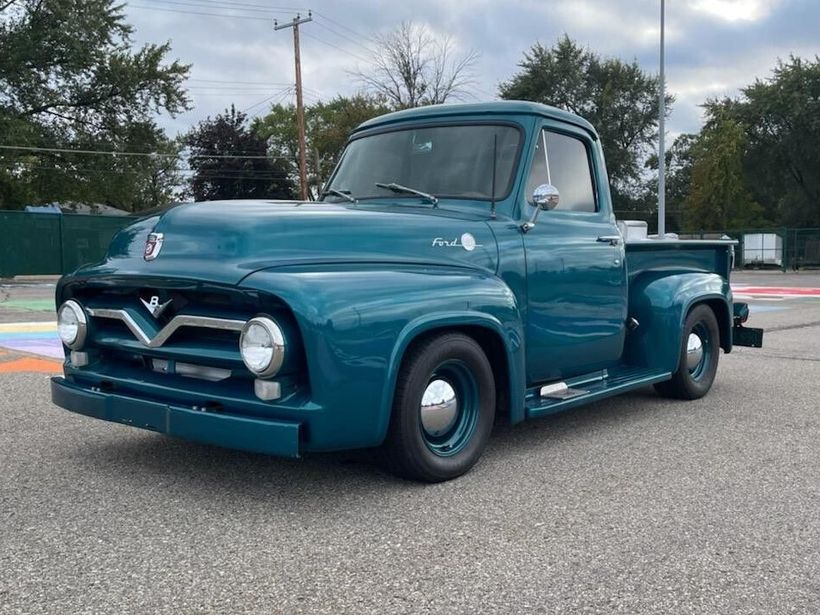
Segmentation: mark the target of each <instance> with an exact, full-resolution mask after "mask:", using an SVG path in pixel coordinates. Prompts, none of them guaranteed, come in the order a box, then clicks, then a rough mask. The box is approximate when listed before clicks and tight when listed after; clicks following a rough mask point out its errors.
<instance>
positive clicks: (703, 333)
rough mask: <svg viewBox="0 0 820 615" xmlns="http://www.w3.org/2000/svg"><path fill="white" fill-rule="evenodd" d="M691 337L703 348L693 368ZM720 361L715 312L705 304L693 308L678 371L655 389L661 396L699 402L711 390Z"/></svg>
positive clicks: (689, 316)
mask: <svg viewBox="0 0 820 615" xmlns="http://www.w3.org/2000/svg"><path fill="white" fill-rule="evenodd" d="M692 334H694V335H696V336H698V339H700V341H701V344H702V348H703V353H702V359H701V361H700V362H698V363H697V364H696V365H695V366H694V367H692V366H691V365H689V362H688V359H689V352H688V345H689V336H690V335H692ZM719 358H720V329H719V328H718V323H717V318H715V313H714V312H713V311H712V309H711V308H710V307H709V306H708V305H703V304H701V305H696V306H695V307H693V308H692V310H691V311H690V312H689V315H688V316H687V317H686V322H685V323H684V325H683V337H682V339H681V348H680V357H679V360H678V369H677V371H676V372H675V373H674V374H673V375H672V379H671V380H667V381H666V382H659V383H658V384H656V385H655V390H656V391H657V392H658V393H660V394H661V395H663V396H664V397H672V398H675V399H700V398H701V397H703V396H704V395H706V393H708V392H709V389H711V388H712V383H713V382H714V381H715V374H716V373H717V368H718V360H719ZM693 361H694V358H693Z"/></svg>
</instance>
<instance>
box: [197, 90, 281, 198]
mask: <svg viewBox="0 0 820 615" xmlns="http://www.w3.org/2000/svg"><path fill="white" fill-rule="evenodd" d="M184 142H185V144H186V145H187V146H188V147H189V148H190V155H189V158H188V162H189V164H190V166H191V169H193V170H194V176H193V177H192V178H191V193H192V194H193V196H194V198H195V199H196V200H197V201H212V200H217V199H241V198H272V199H291V198H293V196H294V186H293V182H292V181H291V179H290V178H289V177H288V171H289V168H288V165H287V162H286V161H284V160H282V159H281V158H270V157H268V154H267V149H268V147H267V143H266V142H265V140H264V139H263V138H261V137H260V136H259V135H258V134H256V133H255V132H253V131H251V130H250V128H249V127H248V124H247V115H245V114H244V113H242V112H240V111H237V110H236V109H235V108H234V107H233V105H232V106H231V108H230V109H227V110H226V111H225V113H223V114H220V115H217V116H216V117H215V118H214V119H211V118H210V117H208V118H207V119H205V120H204V121H202V122H200V123H199V125H198V126H197V127H196V128H194V129H192V130H191V131H190V132H189V133H188V134H187V135H186V137H185V139H184Z"/></svg>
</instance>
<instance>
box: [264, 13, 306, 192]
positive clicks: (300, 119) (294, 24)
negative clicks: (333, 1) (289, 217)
mask: <svg viewBox="0 0 820 615" xmlns="http://www.w3.org/2000/svg"><path fill="white" fill-rule="evenodd" d="M309 21H313V14H312V13H311V12H310V11H308V16H307V17H302V16H301V15H299V14H298V13H297V14H296V17H294V18H293V21H289V22H287V23H283V24H281V25H280V24H279V23H278V22H277V21H276V20H275V19H274V20H273V29H274V30H282V29H283V28H293V56H294V58H295V60H296V128H297V130H298V132H299V195H300V198H301V199H302V200H303V201H307V198H308V185H307V163H306V160H305V107H304V104H303V103H302V62H301V60H300V57H299V25H300V24H303V23H307V22H309Z"/></svg>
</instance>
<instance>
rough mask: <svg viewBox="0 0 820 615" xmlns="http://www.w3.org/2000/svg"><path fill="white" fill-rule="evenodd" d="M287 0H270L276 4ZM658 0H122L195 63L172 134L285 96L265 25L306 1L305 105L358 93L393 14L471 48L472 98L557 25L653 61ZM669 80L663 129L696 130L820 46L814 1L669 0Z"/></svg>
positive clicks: (394, 21)
mask: <svg viewBox="0 0 820 615" xmlns="http://www.w3.org/2000/svg"><path fill="white" fill-rule="evenodd" d="M279 1H282V2H288V1H289V0H274V3H276V2H279ZM659 5H660V0H404V1H402V2H387V1H378V0H340V1H336V2H334V1H332V0H315V1H314V0H309V3H307V4H304V5H303V4H299V3H296V4H293V5H287V6H280V5H278V4H273V3H270V2H265V1H264V0H173V1H171V0H128V3H127V6H126V11H127V14H128V18H129V20H130V22H131V23H132V24H133V25H134V26H135V28H136V32H135V34H134V39H135V42H136V43H137V44H141V43H144V42H162V41H166V40H170V41H171V44H172V47H173V57H175V58H179V59H180V60H182V61H184V62H188V63H191V64H192V65H193V67H192V70H191V79H190V81H189V82H188V86H189V88H190V93H191V96H192V98H193V103H194V109H193V110H192V111H191V112H189V113H186V114H184V115H182V116H179V117H177V118H174V119H171V118H163V119H162V121H161V123H162V124H163V125H164V126H165V127H166V128H167V129H168V130H169V132H170V133H172V134H173V133H177V132H179V131H184V130H186V129H187V128H188V127H189V126H190V125H191V124H193V123H195V122H197V121H199V120H201V119H203V118H205V117H206V116H208V115H214V114H216V113H218V112H219V111H221V110H222V109H224V108H225V107H226V106H228V105H230V104H231V103H235V104H236V106H237V108H239V109H242V110H247V112H248V113H249V115H252V116H253V115H258V114H263V113H264V112H265V110H266V108H267V106H268V105H269V104H270V102H280V101H282V102H287V101H289V100H293V98H294V96H293V88H292V84H293V79H294V68H293V38H292V34H291V31H290V30H281V31H274V29H273V20H274V19H279V20H280V21H287V20H289V19H292V18H293V16H294V15H295V14H296V12H297V11H301V12H302V14H305V13H306V12H307V10H308V9H312V11H313V17H314V21H313V22H311V23H308V24H305V25H304V26H302V28H301V33H302V46H301V47H302V74H303V83H304V87H305V93H306V94H305V98H306V101H307V102H313V101H316V100H318V99H329V98H332V97H333V96H334V95H336V94H338V93H341V94H352V93H354V92H356V91H357V90H359V89H360V84H358V83H357V82H356V81H355V79H353V78H352V77H351V75H350V71H351V70H355V69H357V68H365V67H367V65H368V59H369V58H370V57H372V53H371V51H370V50H371V49H372V47H373V41H372V37H373V35H374V34H377V33H382V32H387V31H389V30H391V29H393V28H395V27H396V26H397V25H398V24H399V23H400V22H401V21H402V20H413V21H415V22H417V23H424V24H425V25H427V26H428V27H429V28H430V29H431V30H433V31H435V32H440V33H444V34H449V35H450V36H452V37H453V40H454V41H455V43H456V44H457V46H458V47H459V48H460V49H462V50H471V49H473V50H476V51H478V52H479V53H480V59H479V61H478V64H477V66H476V84H475V86H474V87H473V88H472V93H471V99H472V100H492V99H493V98H495V97H496V92H497V86H498V83H499V82H501V81H504V80H506V79H508V78H509V77H510V76H511V75H512V74H514V72H515V71H516V70H517V63H518V62H519V61H520V59H521V57H522V54H523V52H524V51H525V50H527V49H528V48H529V47H530V46H531V45H532V44H533V43H534V42H535V41H540V42H541V43H542V44H544V45H547V46H551V45H552V44H553V43H554V42H555V41H556V39H557V38H558V37H560V36H562V35H563V34H564V33H566V34H568V35H569V36H570V37H571V38H573V39H575V40H576V41H579V42H581V43H582V44H584V45H587V46H588V47H590V48H591V49H593V50H595V51H598V52H600V53H602V54H604V55H609V56H617V57H620V58H623V59H624V60H632V59H633V58H634V59H637V60H638V62H639V63H640V65H641V66H643V67H644V68H645V69H646V70H648V71H651V72H653V73H655V72H657V70H658V38H659ZM666 5H667V9H666V11H667V28H666V38H667V83H668V85H669V88H670V90H671V92H672V93H673V94H674V95H675V96H676V97H677V102H676V104H675V107H674V109H673V113H672V117H671V119H670V122H669V126H668V129H669V132H670V133H671V134H672V135H673V136H674V135H675V134H677V133H680V132H687V131H695V130H697V129H698V127H699V126H700V122H701V113H700V109H699V107H698V105H699V104H700V103H701V102H703V101H704V100H705V99H706V98H708V97H713V96H724V95H733V94H735V93H736V92H737V90H738V88H739V87H742V86H743V85H746V84H748V83H751V82H753V81H754V79H755V78H765V77H767V76H768V75H769V74H770V71H771V69H772V67H773V66H774V65H775V63H776V61H777V58H787V57H788V56H789V54H795V55H800V56H803V57H810V58H814V57H815V56H816V55H817V54H820V36H818V34H820V2H818V1H817V0H667V3H666Z"/></svg>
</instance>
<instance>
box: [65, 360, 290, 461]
mask: <svg viewBox="0 0 820 615" xmlns="http://www.w3.org/2000/svg"><path fill="white" fill-rule="evenodd" d="M51 400H52V401H53V402H54V403H55V404H57V405H58V406H60V407H61V408H65V409H66V410H70V411H71V412H76V413H78V414H84V415H86V416H90V417H94V418H98V419H103V420H106V421H113V422H115V423H123V424H125V425H132V426H134V427H140V428H142V429H149V430H151V431H157V432H160V433H164V434H167V435H169V436H175V437H178V438H184V439H186V440H194V441H196V442H204V443H206V444H215V445H217V446H224V447H226V448H234V449H240V450H245V451H251V452H255V453H266V454H269V455H279V456H282V457H298V456H299V432H300V427H301V424H300V423H298V422H295V421H273V420H268V419H261V418H250V417H245V416H237V415H233V414H228V413H224V412H207V411H199V410H192V409H191V408H185V407H181V406H174V405H170V404H164V403H160V402H155V401H148V400H143V399H138V398H135V397H130V396H127V395H122V394H119V393H109V392H103V391H89V390H88V389H86V388H82V387H79V386H76V385H74V384H72V383H71V382H69V381H67V380H66V379H65V378H63V377H62V376H57V377H54V378H52V379H51Z"/></svg>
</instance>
